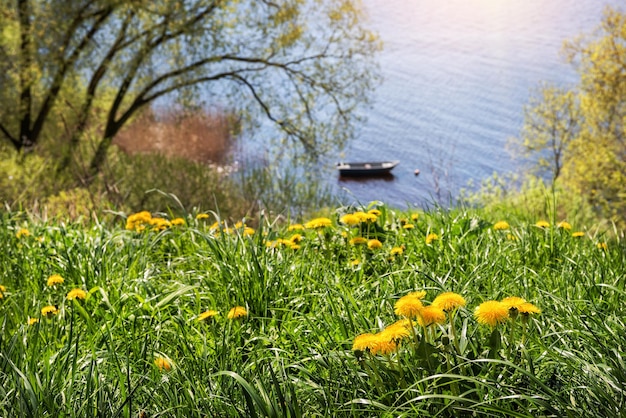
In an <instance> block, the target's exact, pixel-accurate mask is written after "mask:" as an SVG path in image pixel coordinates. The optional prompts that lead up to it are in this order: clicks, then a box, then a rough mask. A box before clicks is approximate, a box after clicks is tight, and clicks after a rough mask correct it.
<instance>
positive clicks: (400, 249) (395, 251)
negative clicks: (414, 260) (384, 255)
mask: <svg viewBox="0 0 626 418" xmlns="http://www.w3.org/2000/svg"><path fill="white" fill-rule="evenodd" d="M402 253H404V248H403V247H393V248H392V249H391V251H389V254H391V255H400V254H402Z"/></svg>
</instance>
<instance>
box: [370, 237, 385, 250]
mask: <svg viewBox="0 0 626 418" xmlns="http://www.w3.org/2000/svg"><path fill="white" fill-rule="evenodd" d="M382 247H383V243H382V242H380V241H379V240H377V239H371V240H369V241H367V248H369V249H370V250H377V249H379V248H382Z"/></svg>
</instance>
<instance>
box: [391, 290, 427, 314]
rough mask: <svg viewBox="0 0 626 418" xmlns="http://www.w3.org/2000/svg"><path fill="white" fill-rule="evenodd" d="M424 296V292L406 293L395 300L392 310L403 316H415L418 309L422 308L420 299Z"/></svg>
mask: <svg viewBox="0 0 626 418" xmlns="http://www.w3.org/2000/svg"><path fill="white" fill-rule="evenodd" d="M424 296H426V292H424V291H421V292H412V293H409V294H408V295H405V296H402V297H401V298H400V299H398V301H397V302H396V304H395V306H394V312H395V313H396V315H401V316H404V317H405V318H416V317H417V316H418V315H419V312H420V310H422V309H423V308H424V305H423V304H422V299H423V298H424Z"/></svg>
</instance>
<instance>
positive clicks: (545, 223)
mask: <svg viewBox="0 0 626 418" xmlns="http://www.w3.org/2000/svg"><path fill="white" fill-rule="evenodd" d="M535 226H536V227H539V228H550V223H549V222H548V221H538V222H537V223H536V224H535Z"/></svg>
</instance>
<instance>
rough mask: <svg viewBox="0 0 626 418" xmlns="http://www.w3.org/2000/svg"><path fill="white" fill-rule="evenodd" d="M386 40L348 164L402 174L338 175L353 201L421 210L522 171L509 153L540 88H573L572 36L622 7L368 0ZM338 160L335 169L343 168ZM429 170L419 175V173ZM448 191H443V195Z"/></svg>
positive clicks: (609, 1) (540, 1) (601, 2)
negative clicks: (568, 43)
mask: <svg viewBox="0 0 626 418" xmlns="http://www.w3.org/2000/svg"><path fill="white" fill-rule="evenodd" d="M363 2H364V5H365V6H366V8H367V10H368V14H369V18H370V21H371V26H372V27H373V28H374V29H375V30H377V31H378V32H379V34H380V36H381V38H382V40H383V42H384V51H383V52H382V54H381V56H380V64H381V67H382V72H383V76H384V82H383V84H382V85H381V86H380V87H379V89H378V90H377V92H376V95H375V103H374V106H373V108H372V109H371V110H369V111H368V112H367V117H368V121H367V123H366V124H365V125H364V126H363V128H362V129H361V131H360V133H359V135H358V138H357V139H355V140H354V141H353V142H352V143H351V144H350V145H349V146H348V148H347V149H346V151H345V152H344V154H343V155H342V156H341V157H342V159H343V160H345V161H359V160H382V159H385V160H387V159H388V160H400V165H399V166H397V167H396V168H395V169H394V170H393V177H391V178H385V179H376V180H367V181H355V180H352V181H343V180H341V179H340V178H339V177H338V176H337V175H336V174H335V175H334V176H332V180H330V182H331V184H332V185H334V186H336V188H337V192H338V193H342V194H343V193H345V195H346V200H347V202H346V203H351V202H361V203H365V204H366V203H369V202H370V201H372V200H381V201H383V202H385V203H386V204H388V205H391V206H395V207H400V208H406V207H422V206H424V205H425V204H428V203H432V202H433V201H434V200H437V198H438V197H439V198H443V199H444V200H445V201H447V197H448V196H450V195H452V196H454V195H456V194H457V193H458V191H459V189H460V188H462V187H465V186H466V185H467V184H468V182H469V181H470V180H473V181H474V182H480V181H481V179H484V178H486V177H489V176H491V175H492V173H494V172H499V173H506V172H510V171H512V170H515V169H516V168H518V167H519V165H518V162H516V161H515V160H513V159H512V157H511V156H510V155H509V154H508V152H507V151H506V149H505V144H506V141H507V139H508V138H510V137H514V136H517V135H518V133H519V129H520V127H521V124H522V120H523V107H524V105H525V104H526V103H527V102H528V99H529V96H530V94H531V92H532V91H533V89H536V88H537V87H538V86H539V85H540V83H541V82H543V81H546V82H551V83H555V84H559V85H567V84H572V83H575V82H576V79H577V76H576V73H575V72H574V70H573V68H572V67H571V66H570V65H569V64H567V63H566V62H565V60H564V59H563V58H562V56H561V54H560V51H561V47H562V44H563V41H564V40H566V39H572V38H573V37H575V36H577V35H579V34H581V33H588V32H590V31H592V30H593V29H595V28H596V27H597V26H598V25H599V23H600V21H601V18H602V13H603V11H604V8H605V6H607V5H612V6H614V7H623V6H624V2H623V0H621V1H614V0H606V1H605V0H444V1H434V0H386V1H384V2H383V1H380V0H363ZM329 163H334V161H332V162H330V161H329ZM415 169H419V170H420V172H421V173H420V175H419V176H415V175H414V170H415ZM437 184H438V185H439V193H438V192H437Z"/></svg>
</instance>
